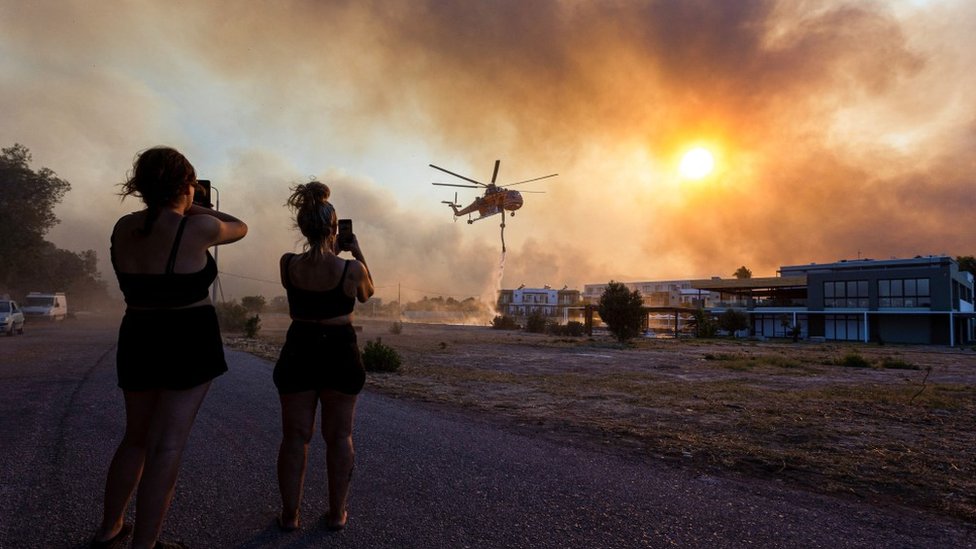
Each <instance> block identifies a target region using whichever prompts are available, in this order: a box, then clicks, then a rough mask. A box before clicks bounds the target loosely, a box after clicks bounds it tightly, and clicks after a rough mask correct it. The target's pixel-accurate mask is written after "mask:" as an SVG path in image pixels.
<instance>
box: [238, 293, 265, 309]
mask: <svg viewBox="0 0 976 549" xmlns="http://www.w3.org/2000/svg"><path fill="white" fill-rule="evenodd" d="M265 304H266V302H265V300H264V296H263V295H246V296H244V297H242V298H241V306H243V307H244V308H245V309H247V311H248V312H249V313H260V312H263V311H264V306H265Z"/></svg>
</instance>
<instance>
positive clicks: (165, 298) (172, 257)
mask: <svg viewBox="0 0 976 549" xmlns="http://www.w3.org/2000/svg"><path fill="white" fill-rule="evenodd" d="M186 220H187V218H186V217H184V218H183V219H182V220H181V221H180V226H179V228H178V229H177V230H176V238H175V239H174V240H173V248H172V249H171V250H170V252H169V259H168V260H167V261H166V272H165V273H163V274H146V273H123V272H120V271H119V268H118V266H116V264H115V246H114V244H115V231H114V230H113V231H112V244H113V246H112V247H111V248H110V253H111V256H112V268H113V269H114V270H115V276H116V278H118V279H119V289H120V290H122V295H123V296H124V297H125V303H126V305H129V306H130V307H151V308H167V307H184V306H186V305H191V304H193V303H196V302H198V301H202V300H203V299H206V298H207V297H208V296H209V295H210V285H211V284H213V281H214V280H216V279H217V262H216V261H214V258H213V256H212V255H210V251H209V250H208V251H207V264H206V265H204V267H203V269H200V270H199V271H197V272H195V273H174V272H173V268H174V267H175V266H176V252H177V251H179V249H180V240H182V238H183V229H184V227H186Z"/></svg>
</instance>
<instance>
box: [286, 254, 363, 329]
mask: <svg viewBox="0 0 976 549" xmlns="http://www.w3.org/2000/svg"><path fill="white" fill-rule="evenodd" d="M295 257H296V256H295V255H290V256H288V259H287V260H286V261H285V276H284V286H285V291H286V292H287V294H288V311H289V312H290V313H291V316H292V317H297V318H301V319H303V320H327V319H330V318H336V317H338V316H343V315H348V314H351V313H352V311H353V309H354V308H355V306H356V298H355V297H349V296H348V295H346V293H345V292H344V291H342V286H343V282H345V280H346V271H348V270H349V260H348V259H347V260H346V264H345V266H344V267H343V268H342V276H341V277H339V283H338V284H336V285H335V287H334V288H332V289H330V290H325V291H314V290H303V289H301V288H296V287H294V286H292V284H291V273H290V272H289V270H288V268H289V267H290V266H291V261H292V260H293V259H295Z"/></svg>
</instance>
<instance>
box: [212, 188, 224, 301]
mask: <svg viewBox="0 0 976 549" xmlns="http://www.w3.org/2000/svg"><path fill="white" fill-rule="evenodd" d="M210 189H211V190H212V191H214V192H215V193H217V200H216V202H215V207H214V210H216V211H218V212H219V211H220V189H218V188H217V187H214V186H213V185H210ZM219 249H220V248H219V247H217V246H214V251H213V256H214V263H217V252H218V250H219ZM219 288H220V269H219V268H218V269H217V278H215V279H214V283H213V286H212V287H211V291H212V297H211V298H210V301H211V302H213V304H214V306H216V305H217V290H218V289H219ZM221 295H223V291H221Z"/></svg>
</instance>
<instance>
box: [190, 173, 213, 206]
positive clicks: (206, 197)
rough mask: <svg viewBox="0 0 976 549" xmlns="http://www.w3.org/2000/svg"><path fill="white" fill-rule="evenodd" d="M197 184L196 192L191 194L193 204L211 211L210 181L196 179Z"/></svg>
mask: <svg viewBox="0 0 976 549" xmlns="http://www.w3.org/2000/svg"><path fill="white" fill-rule="evenodd" d="M197 183H199V184H200V186H199V187H197V189H196V192H194V193H193V203H194V204H199V205H201V206H203V207H204V208H210V209H213V202H211V201H210V180H209V179H197ZM201 189H202V190H201Z"/></svg>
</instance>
